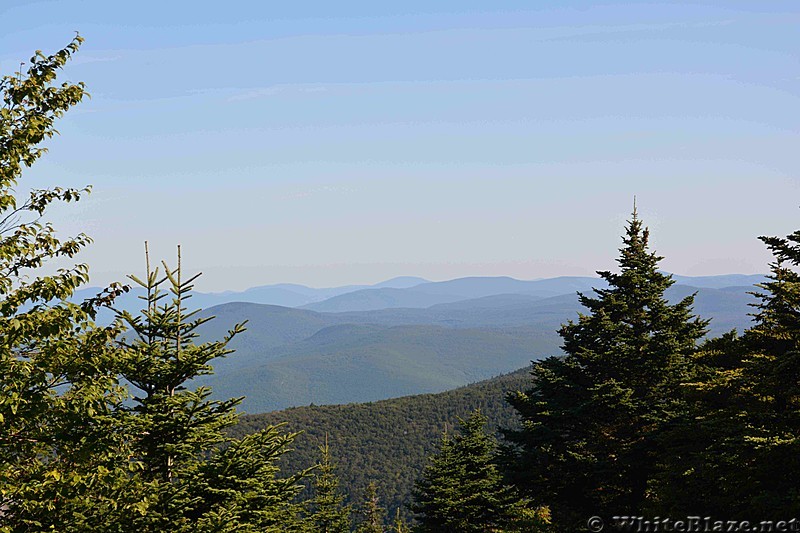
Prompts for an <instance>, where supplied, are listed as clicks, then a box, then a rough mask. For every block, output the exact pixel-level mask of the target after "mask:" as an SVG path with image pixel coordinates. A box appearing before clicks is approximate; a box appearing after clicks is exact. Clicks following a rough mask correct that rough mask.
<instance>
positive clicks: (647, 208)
mask: <svg viewBox="0 0 800 533" xmlns="http://www.w3.org/2000/svg"><path fill="white" fill-rule="evenodd" d="M532 6H533V7H532ZM0 18H2V20H3V21H4V23H3V30H2V31H0V71H1V72H2V73H3V74H8V73H12V72H13V71H15V70H16V69H17V68H18V64H19V62H20V61H23V60H26V59H27V58H29V57H30V56H31V55H32V52H33V51H34V50H36V49H42V50H44V51H45V52H52V51H55V50H57V49H58V48H60V47H61V46H63V45H65V44H66V43H67V42H69V40H70V38H71V36H72V35H73V33H74V31H75V30H79V31H80V32H81V34H82V35H83V36H84V37H85V38H86V43H85V44H84V46H83V47H82V49H81V51H80V52H79V54H78V55H77V56H76V57H75V59H74V61H73V62H72V63H71V64H70V65H69V67H68V68H67V69H66V71H65V77H67V78H69V79H71V80H73V81H77V80H83V81H85V82H86V84H87V86H88V89H89V91H90V93H91V94H92V98H91V100H87V101H85V102H84V103H82V104H81V105H80V106H79V107H78V108H76V109H74V110H72V111H71V112H70V113H69V114H68V115H67V116H66V117H65V118H64V119H63V120H62V121H61V123H60V124H59V130H60V131H61V136H60V137H58V138H57V139H56V140H55V141H53V142H52V143H51V144H50V148H51V152H50V154H48V156H46V158H45V159H43V160H42V161H41V162H40V163H38V164H37V165H36V167H35V168H34V169H32V170H31V171H30V172H29V173H28V174H27V175H26V177H25V182H23V185H28V186H46V185H53V184H65V185H83V184H86V183H91V184H93V185H94V193H93V194H92V196H91V198H90V199H88V200H87V201H85V202H81V203H80V204H78V205H76V206H70V207H69V208H64V209H58V210H57V211H55V212H54V214H53V218H54V222H55V223H56V224H57V226H58V227H59V228H61V229H63V230H64V231H65V232H69V233H75V232H78V231H86V232H87V233H89V234H90V235H91V236H92V237H94V239H95V242H94V244H93V245H92V246H91V248H90V249H88V250H87V251H86V252H85V253H83V254H82V259H83V260H84V261H86V262H88V263H89V264H90V265H91V266H92V273H93V282H94V283H96V284H103V283H107V282H110V281H113V280H117V279H121V278H122V277H123V276H124V274H126V273H128V272H138V271H140V270H141V265H142V262H143V254H142V242H143V241H144V240H148V241H150V243H151V246H152V247H153V249H154V252H155V254H156V255H157V256H161V257H166V258H171V257H173V256H174V246H175V245H176V244H177V243H181V244H182V246H183V250H184V254H183V255H184V258H185V261H184V262H185V264H186V266H187V267H188V268H189V269H191V270H193V271H194V270H202V271H203V272H204V273H205V275H204V276H203V278H201V280H200V281H199V282H198V287H199V288H200V289H203V290H224V289H242V288H246V287H249V286H254V285H260V284H266V283H275V282H299V283H305V284H309V285H313V286H327V285H338V284H344V283H361V282H377V281H380V280H382V279H385V278H389V277H392V276H396V275H420V276H424V277H428V278H430V279H448V278H453V277H458V276H465V275H510V276H514V277H518V278H523V279H531V278H537V277H549V276H555V275H586V274H591V273H592V272H593V271H595V270H597V269H604V268H613V266H614V258H615V256H616V249H617V248H618V247H619V235H620V234H621V232H622V228H623V224H624V221H625V219H626V218H627V216H628V214H629V213H630V210H631V204H632V199H633V196H634V195H636V196H637V198H638V203H639V209H640V212H641V213H642V216H643V217H644V219H645V221H646V222H647V223H648V225H649V226H650V227H651V229H652V231H653V241H654V244H655V247H656V249H657V250H658V252H659V253H661V254H662V255H664V256H665V257H666V259H665V260H664V262H663V263H662V265H663V267H664V268H665V269H668V270H671V271H674V272H678V273H681V274H689V275H705V274H716V273H730V272H743V273H750V272H759V271H764V270H765V269H766V263H767V261H768V260H769V255H768V254H767V253H766V252H765V251H764V249H763V246H762V245H761V244H760V243H759V242H758V241H757V240H756V237H757V236H758V235H764V234H786V233H789V232H791V231H794V230H795V229H797V228H798V223H797V222H798V220H800V216H798V215H800V194H799V193H800V189H799V188H798V179H800V157H798V153H800V152H799V151H798V146H800V144H799V141H800V105H799V104H800V68H799V67H800V56H798V52H800V39H797V28H798V23H800V5H798V4H797V2H796V1H785V2H784V1H763V0H762V1H750V2H744V1H737V0H720V1H714V2H712V1H691V2H689V1H670V2H601V1H558V2H555V1H538V2H530V1H528V2H474V1H459V2H421V1H420V2H417V1H406V2H402V3H401V2H396V3H393V5H390V4H389V3H386V2H347V1H342V2H301V1H298V2H255V1H253V2H249V1H235V0H234V1H228V2H164V1H161V2H153V1H149V0H146V1H140V2H125V3H122V2H107V1H102V2H101V1H94V0H87V1H80V0H77V1H61V2H58V1H57V2H28V1H15V0H10V1H9V0H2V2H0ZM6 21H13V23H7V22H6Z"/></svg>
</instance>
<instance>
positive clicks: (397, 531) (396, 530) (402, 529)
mask: <svg viewBox="0 0 800 533" xmlns="http://www.w3.org/2000/svg"><path fill="white" fill-rule="evenodd" d="M389 531H391V533H410V531H411V528H410V527H408V524H407V523H406V521H405V519H404V518H403V515H402V514H401V513H400V508H398V509H396V510H395V513H394V520H392V525H391V526H389Z"/></svg>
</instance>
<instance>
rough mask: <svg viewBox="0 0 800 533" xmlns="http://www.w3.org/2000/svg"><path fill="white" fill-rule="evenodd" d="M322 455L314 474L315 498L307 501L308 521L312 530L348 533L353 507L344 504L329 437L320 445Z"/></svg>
mask: <svg viewBox="0 0 800 533" xmlns="http://www.w3.org/2000/svg"><path fill="white" fill-rule="evenodd" d="M319 451H320V453H321V455H322V457H321V459H320V462H319V464H318V465H317V469H316V474H315V475H314V481H313V483H312V487H313V493H314V495H313V498H311V499H310V500H308V501H307V502H306V503H307V504H308V506H309V507H310V508H311V513H310V515H309V516H308V517H307V518H306V522H307V523H308V524H309V525H310V527H311V529H312V531H316V532H319V533H347V532H349V531H350V521H351V520H350V515H351V507H350V506H349V505H345V504H344V495H343V494H342V493H341V491H340V490H339V478H338V477H336V465H335V464H334V463H333V462H332V461H331V452H330V448H328V441H327V438H326V439H325V445H324V446H320V448H319Z"/></svg>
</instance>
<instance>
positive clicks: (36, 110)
mask: <svg viewBox="0 0 800 533" xmlns="http://www.w3.org/2000/svg"><path fill="white" fill-rule="evenodd" d="M81 41H82V39H81V38H80V37H79V36H78V37H76V38H75V40H74V41H72V42H71V43H70V44H69V45H68V46H67V47H65V48H64V49H63V50H60V51H58V52H57V53H55V54H52V55H44V54H42V53H41V52H37V53H36V55H35V56H34V57H32V58H31V61H30V66H29V67H28V68H27V70H25V71H24V72H22V69H20V70H21V72H19V73H17V74H16V75H14V76H5V77H3V78H2V80H0V95H2V100H3V105H2V108H1V109H0V428H2V429H1V430H0V531H4V532H12V531H13V532H16V531H45V530H48V531H51V530H54V531H109V532H129V531H143V532H146V531H215V532H217V531H222V532H224V531H243V532H246V531H297V532H306V531H323V532H339V531H351V530H353V528H355V529H356V530H357V531H371V532H377V531H387V530H391V531H396V532H401V531H407V530H408V528H409V527H412V528H413V529H414V530H416V531H453V532H461V531H464V532H468V531H469V532H471V531H476V532H478V531H480V532H489V531H494V532H499V531H507V532H511V531H559V532H560V531H564V532H567V531H570V532H571V531H579V530H583V529H585V528H586V524H587V522H586V521H587V519H588V518H589V517H592V516H597V517H600V518H601V519H604V520H611V518H612V517H613V516H618V515H644V516H675V517H678V516H686V515H700V516H712V517H715V518H719V519H725V520H728V519H745V520H753V519H757V520H787V519H790V518H792V517H793V516H794V514H795V513H796V512H797V511H798V510H800V491H798V488H797V487H798V484H797V482H796V476H797V474H798V471H799V470H798V466H800V465H798V462H799V461H800V454H798V451H800V450H799V449H798V438H800V437H799V435H800V410H799V409H798V408H799V407H800V395H799V394H798V392H799V391H798V387H800V351H798V346H800V345H799V344H798V341H800V274H798V273H797V267H798V266H799V265H800V231H799V232H795V233H793V234H791V235H789V236H787V237H785V238H780V237H762V238H761V240H762V241H763V242H764V243H765V245H766V246H767V247H768V249H769V250H770V251H771V252H772V254H773V256H774V261H773V262H772V263H771V264H770V271H771V274H770V276H769V281H767V282H765V283H763V284H761V285H759V286H758V287H757V288H756V289H755V294H756V296H757V299H758V303H757V304H756V307H755V312H754V317H753V318H754V322H753V325H752V327H750V328H749V329H747V330H746V331H744V332H742V333H741V334H738V333H737V332H735V331H734V332H730V333H728V334H725V335H723V336H722V337H720V338H713V339H707V340H703V339H704V336H705V335H706V332H707V325H708V322H707V321H705V320H703V319H701V318H699V317H696V316H694V314H693V311H692V305H693V297H692V296H689V297H687V298H685V299H683V300H682V301H680V302H678V303H675V304H670V303H669V302H668V301H667V300H666V299H665V297H664V291H665V290H666V289H667V288H668V287H669V286H670V285H672V283H673V281H672V279H671V278H670V276H669V275H665V274H663V273H661V272H660V271H659V270H658V264H659V262H660V261H661V259H662V258H661V257H659V256H658V255H657V254H655V253H654V252H653V251H651V250H650V247H649V232H648V230H647V228H646V227H644V225H643V223H642V221H641V220H640V219H639V217H638V214H637V212H636V210H635V208H634V212H633V215H632V217H631V219H630V221H629V222H628V224H627V227H626V233H625V235H624V237H623V245H622V248H621V249H620V255H619V258H618V271H617V272H606V271H603V272H599V275H600V276H601V277H602V278H603V279H604V280H605V281H607V282H608V288H606V289H600V290H595V291H594V294H590V295H581V296H580V301H581V303H582V304H583V306H584V307H585V308H586V312H585V314H581V315H580V316H579V317H578V318H577V320H575V321H570V322H568V323H567V324H565V325H563V326H562V328H561V330H560V332H559V333H560V335H561V337H562V339H563V352H564V354H563V355H560V356H553V357H550V358H547V359H544V360H542V361H539V362H536V363H534V365H533V367H532V372H531V379H530V384H529V386H528V387H526V388H525V390H520V391H514V392H510V393H509V394H508V395H507V397H506V400H507V401H508V403H509V404H510V405H511V406H512V407H513V409H514V411H515V412H516V414H517V416H518V418H519V422H520V423H519V425H518V426H516V427H510V426H509V427H506V428H505V429H504V430H503V431H502V437H501V438H500V439H499V441H498V440H497V439H496V438H495V436H494V432H493V431H492V430H487V429H486V418H485V417H484V415H483V414H482V413H481V412H480V411H479V410H477V411H475V412H474V413H473V414H472V415H471V416H469V417H466V418H464V419H462V420H461V421H460V423H459V427H458V428H457V429H456V430H454V431H452V432H446V433H445V434H444V435H443V436H442V438H441V440H440V442H439V445H438V448H437V451H436V452H435V453H434V454H433V455H432V456H431V457H430V459H429V461H428V464H427V466H426V467H425V469H424V471H423V472H422V475H421V477H420V479H418V480H417V482H416V484H415V489H414V493H413V494H414V496H413V502H412V504H411V505H410V509H409V510H410V512H411V514H412V521H411V522H412V523H411V524H410V526H409V524H407V523H406V521H405V520H404V519H403V517H401V516H396V517H386V516H385V512H384V511H383V508H382V504H381V502H380V500H379V499H378V498H377V496H376V492H375V486H374V485H372V486H371V488H369V490H367V491H366V492H365V495H364V498H363V501H362V502H360V503H359V504H358V505H356V506H355V507H353V506H352V505H351V504H349V503H346V502H345V501H344V499H343V497H342V492H341V489H340V487H339V481H338V478H337V475H336V468H335V458H333V457H331V453H330V449H329V447H328V446H327V444H326V445H324V446H322V447H321V449H320V450H319V454H320V459H319V464H318V465H317V466H316V467H315V468H312V469H301V470H296V471H292V472H286V471H282V470H281V468H280V463H279V458H280V457H281V456H283V455H285V454H287V453H291V451H290V450H291V447H292V442H293V440H294V439H295V437H296V436H297V434H296V433H292V432H287V431H286V430H285V429H284V428H283V427H282V426H280V425H270V426H267V427H264V428H262V429H259V430H257V431H254V432H251V433H248V434H246V435H239V436H234V433H232V432H231V428H232V427H234V426H235V425H236V424H237V421H238V414H237V411H236V406H237V405H238V404H239V403H240V401H241V399H231V400H226V401H217V400H212V399H211V398H210V390H209V389H208V388H205V387H199V388H193V387H192V386H191V383H190V382H191V380H192V379H193V378H195V377H197V376H201V375H204V374H208V373H210V372H211V371H212V367H211V362H212V361H213V360H215V359H216V358H218V357H222V356H225V355H226V354H227V353H229V349H228V348H227V345H228V343H229V341H230V340H231V339H232V338H233V337H235V336H236V335H237V334H239V333H240V332H241V331H242V330H243V328H244V326H245V325H244V324H240V325H237V326H236V327H234V328H233V329H232V330H231V331H229V332H228V334H227V335H226V336H224V337H223V338H222V339H220V340H218V341H213V342H207V343H196V342H195V338H196V334H195V332H196V329H197V328H198V327H199V326H200V325H202V324H203V323H204V322H205V321H206V320H209V318H199V317H198V316H197V315H196V311H190V310H189V307H188V304H187V300H188V299H189V296H190V292H191V290H192V284H193V282H194V280H195V278H196V276H195V277H189V278H188V279H187V278H185V277H184V273H183V269H182V265H181V260H180V250H179V252H178V258H177V263H176V265H175V266H173V267H171V266H169V265H168V264H166V263H162V264H161V265H160V266H154V264H153V263H152V262H151V260H150V258H149V255H147V252H146V266H145V274H144V276H142V277H137V276H131V277H130V283H132V284H135V285H139V286H140V287H142V288H143V289H144V291H145V293H146V296H145V297H144V298H143V301H142V311H141V312H140V313H138V314H132V313H130V312H127V311H120V312H118V313H117V319H116V320H115V321H114V323H113V324H111V325H109V326H99V325H97V324H96V323H95V318H96V315H97V312H98V310H99V309H101V308H103V307H111V308H112V309H113V306H114V303H113V302H114V298H115V297H116V296H118V295H119V294H120V293H121V292H122V291H126V290H128V287H127V286H124V285H121V284H113V285H111V286H110V287H108V288H107V289H106V290H105V291H103V292H101V293H100V294H98V295H97V296H96V297H94V298H90V299H88V300H86V301H84V302H79V303H76V302H72V301H71V299H70V298H71V296H72V295H73V293H74V291H75V289H76V288H77V287H78V286H80V285H82V284H84V283H86V282H87V281H88V267H87V266H86V265H83V264H78V265H74V266H71V267H66V268H61V269H59V270H57V271H56V272H55V273H52V274H46V273H44V269H43V267H45V266H47V265H48V264H49V263H52V262H53V260H63V259H67V260H69V259H71V258H73V257H74V256H75V255H76V254H77V253H78V252H79V251H80V250H81V249H82V248H83V247H84V246H86V245H87V244H88V243H89V242H90V239H89V237H87V236H86V235H84V234H80V235H77V236H74V237H71V238H66V239H64V238H61V237H60V236H59V235H58V234H57V232H56V230H55V229H54V228H53V226H52V225H51V224H49V223H47V222H46V219H45V212H46V210H47V208H48V206H50V205H51V204H52V203H53V202H59V201H60V202H73V201H78V200H80V198H82V197H83V195H85V194H87V193H88V192H89V190H88V188H87V189H81V190H78V189H71V188H61V187H54V188H51V189H33V190H32V191H31V192H30V193H29V194H28V195H27V196H26V197H23V198H20V197H18V195H17V193H16V191H15V187H16V186H17V184H18V182H19V180H20V179H21V177H22V174H23V171H24V169H25V168H27V167H30V166H31V165H32V164H34V163H35V162H36V161H37V160H38V159H39V158H40V157H41V156H42V155H43V154H44V153H45V151H46V150H45V148H44V147H42V143H43V142H44V141H45V140H47V139H49V138H50V137H52V136H53V135H54V134H55V133H56V130H55V128H54V124H55V121H56V119H58V118H59V117H61V116H62V115H63V114H64V113H65V112H66V111H67V110H69V109H70V108H71V107H73V106H74V105H77V104H78V103H79V102H80V101H81V100H82V99H83V98H84V97H85V96H86V94H87V93H86V91H85V87H84V85H83V84H82V83H68V82H67V83H61V84H56V77H57V74H58V72H59V70H60V69H61V68H62V67H63V66H64V65H65V64H66V62H67V61H68V60H69V59H70V57H71V56H72V55H73V54H74V53H75V52H77V50H78V48H79V46H80V43H81ZM309 481H310V490H309V491H308V492H307V493H304V494H305V495H304V496H300V494H301V492H302V491H303V488H304V483H307V482H309ZM387 524H389V525H388V526H387ZM387 527H388V528H389V529H387Z"/></svg>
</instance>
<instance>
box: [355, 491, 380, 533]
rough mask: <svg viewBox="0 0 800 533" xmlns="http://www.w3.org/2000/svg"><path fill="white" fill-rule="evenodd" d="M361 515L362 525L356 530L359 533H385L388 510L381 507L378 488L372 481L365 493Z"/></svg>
mask: <svg viewBox="0 0 800 533" xmlns="http://www.w3.org/2000/svg"><path fill="white" fill-rule="evenodd" d="M360 514H361V523H360V524H359V525H358V528H357V529H356V531H357V532H358V533H383V531H384V529H383V522H384V520H385V518H386V516H385V515H386V509H384V508H383V507H381V503H380V500H379V499H378V493H377V488H376V487H375V482H373V481H370V483H369V484H368V485H367V488H366V490H365V491H364V503H363V505H362V508H361V509H360Z"/></svg>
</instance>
